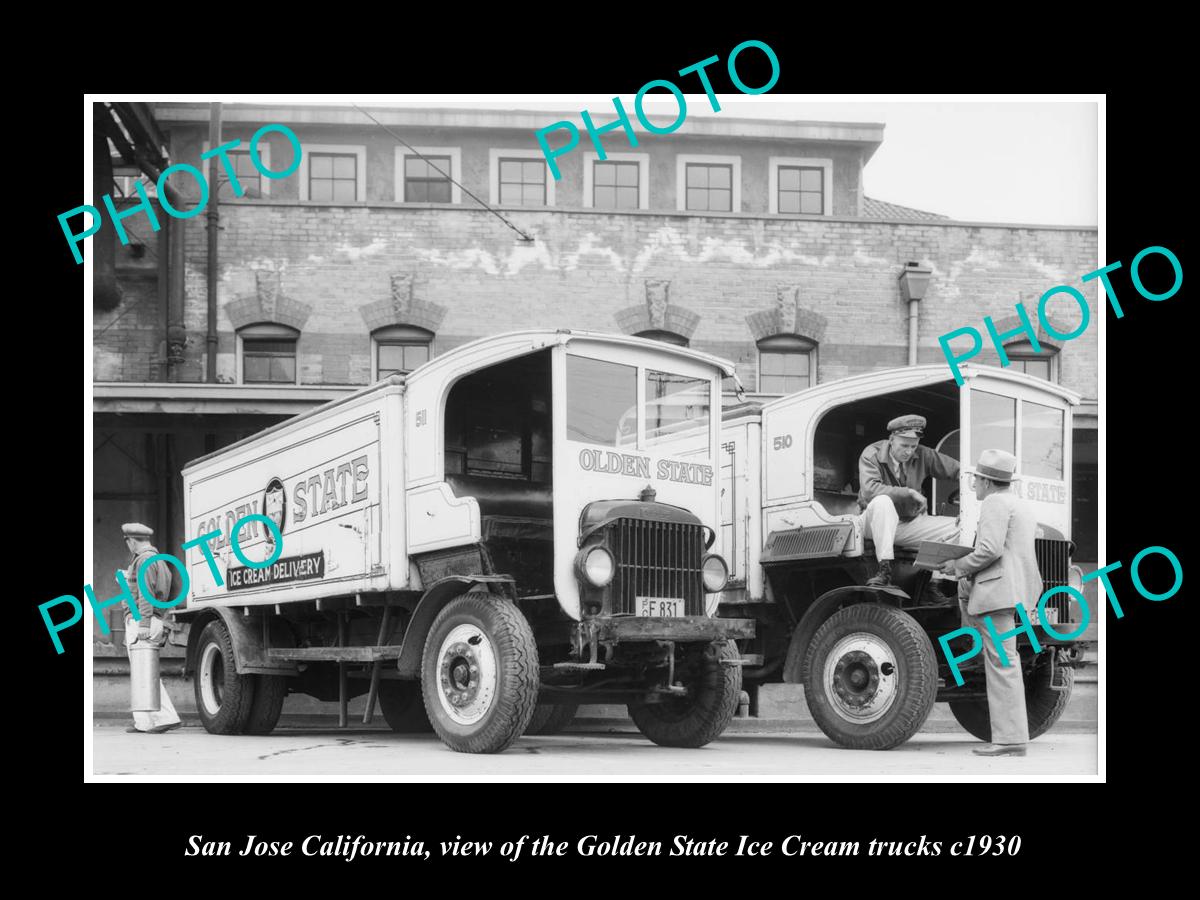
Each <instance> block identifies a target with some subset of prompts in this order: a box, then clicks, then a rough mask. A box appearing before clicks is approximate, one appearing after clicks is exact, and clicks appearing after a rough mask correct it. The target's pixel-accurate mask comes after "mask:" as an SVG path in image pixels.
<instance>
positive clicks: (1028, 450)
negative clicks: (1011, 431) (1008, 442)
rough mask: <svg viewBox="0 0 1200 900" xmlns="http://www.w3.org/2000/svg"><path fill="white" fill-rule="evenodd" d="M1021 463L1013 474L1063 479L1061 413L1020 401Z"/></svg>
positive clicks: (1057, 410)
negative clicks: (1021, 405)
mask: <svg viewBox="0 0 1200 900" xmlns="http://www.w3.org/2000/svg"><path fill="white" fill-rule="evenodd" d="M1022 403H1023V404H1024V405H1023V408H1022V409H1021V460H1020V465H1019V466H1018V468H1017V472H1018V473H1019V474H1023V475H1032V476H1034V477H1038V478H1056V479H1059V480H1061V479H1062V477H1063V411H1062V410H1061V409H1054V408H1053V407H1050V406H1042V405H1041V404H1040V403H1030V402H1029V401H1028V400H1024V401H1022Z"/></svg>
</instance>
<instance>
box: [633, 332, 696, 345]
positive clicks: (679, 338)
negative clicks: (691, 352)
mask: <svg viewBox="0 0 1200 900" xmlns="http://www.w3.org/2000/svg"><path fill="white" fill-rule="evenodd" d="M634 337H640V338H646V339H647V340H651V341H662V342H663V343H664V344H675V345H676V346H677V347H686V346H687V345H688V339H687V338H685V337H684V336H683V335H682V334H676V333H675V332H673V331H661V330H659V329H651V330H650V331H639V332H637V334H635V335H634Z"/></svg>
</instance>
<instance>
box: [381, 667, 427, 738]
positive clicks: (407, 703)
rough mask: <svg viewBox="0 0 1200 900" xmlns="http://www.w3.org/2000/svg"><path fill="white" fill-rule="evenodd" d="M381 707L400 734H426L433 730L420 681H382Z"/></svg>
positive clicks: (384, 716)
mask: <svg viewBox="0 0 1200 900" xmlns="http://www.w3.org/2000/svg"><path fill="white" fill-rule="evenodd" d="M379 708H380V710H382V711H383V718H384V719H385V720H386V721H387V723H388V725H390V726H391V729H392V731H395V732H397V733H399V734H425V733H428V732H430V731H433V726H432V725H431V724H430V723H429V716H428V715H427V714H426V712H425V703H424V701H423V700H422V699H421V684H420V682H418V681H393V680H390V679H389V680H387V681H380V682H379Z"/></svg>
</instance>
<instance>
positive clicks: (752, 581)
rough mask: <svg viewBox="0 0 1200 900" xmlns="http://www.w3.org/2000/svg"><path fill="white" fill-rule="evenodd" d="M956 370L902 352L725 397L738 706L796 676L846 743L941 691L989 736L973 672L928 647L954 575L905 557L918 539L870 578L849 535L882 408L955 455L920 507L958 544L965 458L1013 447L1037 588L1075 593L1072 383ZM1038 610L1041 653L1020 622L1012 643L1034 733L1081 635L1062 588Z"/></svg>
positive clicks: (974, 510)
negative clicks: (1030, 518) (867, 366)
mask: <svg viewBox="0 0 1200 900" xmlns="http://www.w3.org/2000/svg"><path fill="white" fill-rule="evenodd" d="M962 372H963V377H964V383H963V385H962V387H959V386H958V385H957V384H956V383H955V381H954V379H953V377H952V375H951V373H950V371H949V369H948V368H947V367H946V366H944V365H926V366H911V367H908V368H901V369H889V370H883V371H877V372H871V373H868V374H864V375H857V376H853V377H849V378H842V379H839V380H837V381H831V382H828V383H825V384H821V385H817V386H815V387H812V388H808V389H806V390H802V391H799V392H797V393H794V394H792V395H790V396H787V397H782V398H780V399H777V400H772V401H769V402H766V403H754V402H751V403H745V404H742V405H740V406H734V407H730V408H727V409H726V410H725V415H724V418H723V422H724V424H723V431H722V437H721V484H722V525H721V544H720V547H721V550H722V553H723V554H724V556H725V558H726V559H728V560H729V562H730V565H731V578H730V582H729V584H728V585H727V587H726V589H725V590H724V591H723V592H722V594H721V598H720V599H721V603H720V609H721V613H722V615H728V616H731V617H735V618H738V619H741V618H752V619H754V620H755V622H756V623H757V628H756V635H755V637H754V638H753V639H752V640H747V641H742V642H741V647H742V650H743V655H744V659H745V661H746V667H745V669H744V670H743V677H744V678H745V682H746V687H747V691H748V693H749V694H750V707H751V712H752V713H753V712H754V711H755V709H756V706H757V704H756V698H757V691H758V688H759V686H761V685H763V684H767V683H771V682H780V681H782V682H792V683H802V684H803V685H804V697H805V701H806V702H807V704H808V708H809V711H810V712H811V714H812V716H813V718H814V719H815V720H816V722H817V724H818V725H819V726H820V728H821V729H822V730H823V731H824V732H825V734H826V735H828V736H829V737H830V738H831V739H832V740H834V741H835V742H837V743H838V744H841V745H842V746H845V747H851V748H855V749H888V748H890V747H895V746H897V745H898V744H901V743H903V742H904V741H906V740H908V739H909V738H910V737H912V735H913V734H915V733H916V732H917V731H918V730H919V729H920V728H921V726H922V725H923V724H924V722H925V720H926V718H927V717H928V716H929V713H930V711H931V710H932V708H933V704H934V703H935V702H939V701H942V702H947V703H949V704H950V710H951V712H952V713H953V715H954V717H955V718H956V719H957V720H958V722H959V723H960V724H961V725H962V726H963V727H964V728H965V729H966V730H967V731H969V732H970V733H971V734H973V735H975V736H976V737H978V738H980V739H981V740H990V738H991V729H990V724H989V720H988V711H987V693H986V686H985V682H984V674H983V671H982V669H979V670H975V671H968V672H966V673H964V675H963V677H964V683H963V684H962V685H961V686H960V685H958V684H957V682H956V680H955V679H954V678H953V675H952V673H951V672H950V670H949V666H948V663H947V660H946V658H945V655H944V654H943V653H942V652H941V651H940V649H935V648H938V647H939V644H938V637H939V636H940V635H943V634H947V633H948V632H951V631H954V630H956V629H958V628H959V627H960V625H961V621H960V614H959V608H958V597H957V587H958V586H957V582H956V581H954V580H952V579H941V578H935V577H933V576H932V574H931V572H930V571H928V570H923V569H918V568H916V567H915V566H914V565H913V561H914V559H915V556H916V553H915V552H914V551H913V550H912V549H911V548H904V547H897V548H896V561H895V563H894V564H893V578H892V584H890V585H886V586H873V585H868V584H867V580H868V579H869V578H870V577H871V576H872V575H873V574H874V573H875V571H876V568H877V563H876V559H875V556H874V545H873V544H872V542H871V541H870V540H869V539H867V538H865V536H864V534H863V524H862V519H861V516H860V512H861V510H860V508H859V504H858V491H859V487H860V485H859V481H858V479H859V472H858V457H859V454H860V453H861V452H862V450H863V448H864V447H866V446H867V445H868V444H870V443H872V442H874V441H877V440H880V439H882V438H886V437H887V429H886V423H887V422H888V421H889V420H890V419H893V418H895V417H897V416H901V415H905V414H909V413H916V414H919V415H922V416H924V417H925V418H926V420H927V425H926V429H925V435H924V437H923V438H922V443H924V444H926V445H928V446H932V447H933V448H934V449H936V450H938V451H940V452H941V453H944V454H946V455H948V456H951V457H953V458H955V459H957V460H958V461H959V463H960V471H959V476H958V478H957V479H954V480H950V479H936V478H931V479H930V480H929V482H928V483H926V484H925V485H924V486H923V491H924V493H925V498H926V501H927V503H928V510H929V512H930V513H931V514H934V515H942V516H954V517H958V521H959V525H960V528H961V533H960V537H959V542H960V543H962V544H965V545H967V546H970V545H971V544H972V542H973V541H974V538H975V529H976V526H977V523H978V519H979V501H978V500H977V499H976V498H975V494H974V491H973V490H972V489H971V488H970V478H971V474H972V470H973V466H974V462H975V460H977V459H978V457H979V452H980V451H981V450H983V449H987V448H994V449H995V448H998V449H1002V450H1007V451H1009V452H1011V453H1014V454H1016V456H1017V476H1018V478H1017V481H1016V483H1015V485H1014V487H1013V488H1012V490H1013V491H1015V492H1016V493H1017V494H1018V495H1019V496H1021V497H1023V498H1024V499H1025V500H1026V501H1027V502H1028V503H1029V504H1030V505H1031V506H1032V507H1033V509H1034V510H1035V512H1036V513H1037V517H1038V522H1039V526H1038V532H1037V540H1036V548H1035V549H1036V554H1037V561H1038V568H1039V569H1040V571H1041V576H1042V579H1043V587H1044V589H1045V590H1049V589H1050V588H1051V587H1055V586H1059V585H1070V586H1072V587H1074V588H1075V589H1076V590H1079V589H1080V588H1081V581H1082V572H1081V571H1080V569H1079V568H1078V567H1077V566H1075V565H1073V564H1072V559H1071V556H1072V551H1073V545H1072V543H1071V414H1072V410H1073V408H1074V407H1075V406H1076V405H1078V403H1079V396H1078V395H1077V394H1075V393H1074V392H1072V391H1069V390H1067V389H1065V388H1062V387H1059V386H1058V385H1056V384H1052V383H1050V382H1047V381H1045V380H1042V379H1039V378H1035V377H1033V376H1030V375H1025V374H1022V373H1017V372H1013V371H1010V370H1007V369H1002V368H997V367H993V366H963V367H962ZM1037 599H1038V598H1036V597H1035V598H1023V597H1014V598H1013V604H1014V605H1016V604H1017V603H1020V602H1023V601H1027V600H1033V601H1036V600H1037ZM1045 615H1046V620H1047V622H1048V623H1049V624H1050V626H1051V629H1052V631H1053V633H1051V632H1049V631H1047V630H1046V629H1045V628H1043V627H1041V625H1040V624H1037V625H1036V627H1035V634H1036V636H1037V640H1038V648H1039V649H1035V648H1034V646H1033V645H1032V643H1031V642H1030V641H1029V639H1028V637H1027V636H1026V635H1024V634H1022V635H1021V636H1020V639H1019V641H1018V644H1019V647H1020V654H1021V660H1020V664H1021V668H1022V671H1023V674H1024V678H1025V684H1026V707H1027V712H1028V716H1029V733H1030V737H1037V736H1038V735H1040V734H1043V733H1045V732H1046V731H1047V730H1048V729H1049V728H1050V727H1052V726H1053V724H1054V723H1055V722H1056V721H1057V720H1058V718H1059V717H1060V716H1061V715H1062V713H1063V710H1064V709H1066V706H1067V703H1068V701H1069V699H1070V696H1071V689H1072V685H1073V679H1074V673H1073V667H1075V666H1077V665H1079V664H1080V663H1081V662H1082V656H1083V653H1082V650H1083V644H1082V641H1084V640H1085V639H1086V638H1087V637H1088V635H1089V633H1088V632H1086V631H1085V630H1084V629H1082V628H1081V627H1080V626H1081V625H1082V624H1084V623H1083V622H1082V619H1083V611H1082V610H1081V608H1080V605H1079V603H1078V602H1077V601H1076V600H1075V599H1074V598H1073V597H1072V596H1071V595H1069V594H1066V593H1059V594H1056V595H1054V596H1053V597H1051V598H1048V600H1047V603H1046V611H1045ZM1036 621H1037V620H1036V619H1035V622H1036ZM959 640H966V639H965V638H961V639H959ZM952 646H954V647H956V648H957V647H958V644H957V643H955V644H953V645H952ZM1039 650H1040V652H1039ZM954 652H955V653H962V652H964V650H963V649H955V651H954Z"/></svg>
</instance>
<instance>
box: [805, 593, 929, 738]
mask: <svg viewBox="0 0 1200 900" xmlns="http://www.w3.org/2000/svg"><path fill="white" fill-rule="evenodd" d="M804 668H805V671H806V673H807V674H806V677H805V681H804V698H805V700H806V701H807V702H808V709H809V711H810V712H811V713H812V717H813V719H815V720H816V723H817V725H819V726H820V728H821V730H822V731H823V732H825V734H826V735H827V736H828V737H829V738H830V739H831V740H833V741H834V742H835V743H838V744H841V745H842V746H843V747H849V748H851V749H854V750H890V749H891V748H892V747H896V746H898V745H900V744H903V743H904V742H905V741H907V740H908V739H909V738H910V737H912V736H913V735H914V734H916V733H917V731H918V730H919V729H920V727H921V726H922V725H923V724H925V720H926V719H927V718H928V717H929V713H930V711H931V710H932V709H933V704H934V701H935V700H936V699H937V657H936V656H935V655H934V651H933V644H932V643H930V641H929V636H928V635H927V634H926V633H925V630H924V629H923V628H921V626H920V625H919V624H918V623H917V621H916V619H914V618H913V617H912V616H910V615H909V614H908V613H906V612H903V611H901V610H899V609H895V608H893V607H891V606H881V605H879V604H876V603H862V604H858V605H855V606H850V607H847V608H846V609H842V610H839V611H838V612H836V613H834V614H833V615H832V616H830V617H829V618H828V619H826V620H825V623H824V624H823V625H822V626H821V627H820V628H819V629H818V630H817V633H816V634H815V635H813V639H812V642H811V643H810V644H809V646H808V652H807V654H806V661H805V665H804Z"/></svg>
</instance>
